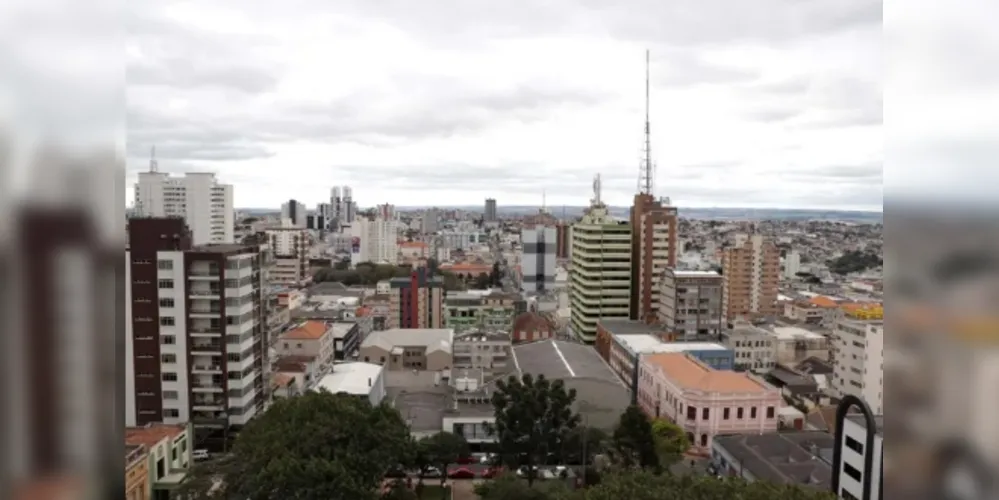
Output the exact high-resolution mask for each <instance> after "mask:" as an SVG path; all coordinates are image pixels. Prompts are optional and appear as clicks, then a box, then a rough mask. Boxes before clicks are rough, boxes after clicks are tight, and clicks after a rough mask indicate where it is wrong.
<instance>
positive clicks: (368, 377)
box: [315, 361, 382, 396]
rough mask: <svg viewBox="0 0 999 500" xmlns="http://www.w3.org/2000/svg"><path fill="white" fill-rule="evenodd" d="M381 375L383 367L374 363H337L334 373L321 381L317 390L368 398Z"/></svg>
mask: <svg viewBox="0 0 999 500" xmlns="http://www.w3.org/2000/svg"><path fill="white" fill-rule="evenodd" d="M381 373H382V367H381V365H376V364H374V363H365V362H362V361H357V362H351V363H337V364H335V365H333V373H330V374H329V375H326V376H324V377H323V378H321V379H319V383H318V384H316V386H315V389H316V390H319V389H326V390H327V391H329V392H331V393H333V394H336V393H338V392H346V393H347V394H352V395H355V396H366V395H368V394H370V393H371V387H372V386H373V384H374V382H375V379H377V378H378V376H379V375H381Z"/></svg>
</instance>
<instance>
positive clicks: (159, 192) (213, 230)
mask: <svg viewBox="0 0 999 500" xmlns="http://www.w3.org/2000/svg"><path fill="white" fill-rule="evenodd" d="M135 213H136V215H139V216H141V217H183V218H184V221H185V222H186V223H187V227H188V228H189V229H190V230H191V234H192V237H193V238H194V244H195V245H202V244H207V243H233V242H234V241H235V227H236V220H235V215H236V214H235V210H234V209H233V192H232V185H229V184H219V183H218V180H217V179H216V178H215V174H213V173H208V172H188V173H187V174H185V175H184V176H183V177H171V176H170V175H169V174H166V173H162V172H140V173H139V182H137V183H136V184H135Z"/></svg>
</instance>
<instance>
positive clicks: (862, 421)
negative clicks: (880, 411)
mask: <svg viewBox="0 0 999 500" xmlns="http://www.w3.org/2000/svg"><path fill="white" fill-rule="evenodd" d="M846 418H847V419H849V420H850V421H851V422H853V423H855V424H857V425H859V426H861V427H863V428H865V429H866V428H867V419H866V418H864V416H863V415H861V414H856V413H854V414H849V415H847V416H846ZM874 423H875V425H877V426H878V428H877V434H878V435H879V436H882V437H884V432H885V417H884V415H875V416H874Z"/></svg>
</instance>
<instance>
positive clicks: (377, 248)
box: [350, 218, 399, 265]
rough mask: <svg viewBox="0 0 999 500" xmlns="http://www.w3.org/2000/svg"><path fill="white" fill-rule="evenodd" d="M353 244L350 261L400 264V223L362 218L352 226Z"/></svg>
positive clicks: (355, 262)
mask: <svg viewBox="0 0 999 500" xmlns="http://www.w3.org/2000/svg"><path fill="white" fill-rule="evenodd" d="M350 231H351V236H352V237H353V238H352V242H351V254H350V261H351V263H352V264H354V265H357V264H358V263H361V262H375V263H378V264H397V263H398V262H399V239H398V238H399V236H398V234H399V222H398V221H394V220H384V219H374V220H371V219H367V218H362V219H358V220H356V221H354V223H353V224H351V226H350Z"/></svg>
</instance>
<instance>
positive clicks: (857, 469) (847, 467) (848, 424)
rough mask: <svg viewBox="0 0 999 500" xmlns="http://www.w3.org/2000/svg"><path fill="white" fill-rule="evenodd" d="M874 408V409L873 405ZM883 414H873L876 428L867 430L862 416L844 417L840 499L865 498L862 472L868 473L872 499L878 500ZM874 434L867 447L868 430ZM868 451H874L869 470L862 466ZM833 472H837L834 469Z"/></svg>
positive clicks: (856, 499) (882, 454) (882, 460)
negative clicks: (870, 444)
mask: <svg viewBox="0 0 999 500" xmlns="http://www.w3.org/2000/svg"><path fill="white" fill-rule="evenodd" d="M872 411H873V408H872ZM883 420H884V419H883V417H881V416H876V417H875V422H876V425H877V429H870V430H869V429H868V428H867V423H866V420H865V419H864V417H863V415H848V416H847V417H846V418H845V419H844V420H843V442H842V443H837V446H840V447H842V448H841V450H842V451H841V453H842V455H841V458H842V464H841V466H840V470H839V491H838V492H837V493H838V494H839V498H842V499H844V500H859V499H861V498H864V495H863V492H864V475H870V476H871V478H870V484H871V500H881V473H882V464H883V463H884V450H883V449H882V444H883V443H884V429H883ZM871 432H873V433H874V440H873V441H874V442H873V446H872V447H871V449H868V447H867V437H868V435H869V433H871ZM868 454H873V457H872V462H871V469H870V470H867V467H866V466H865V462H866V458H867V455H868ZM833 473H834V474H835V473H836V471H835V470H834V471H833Z"/></svg>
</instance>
